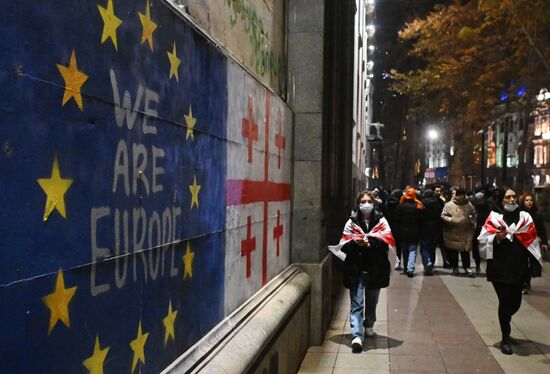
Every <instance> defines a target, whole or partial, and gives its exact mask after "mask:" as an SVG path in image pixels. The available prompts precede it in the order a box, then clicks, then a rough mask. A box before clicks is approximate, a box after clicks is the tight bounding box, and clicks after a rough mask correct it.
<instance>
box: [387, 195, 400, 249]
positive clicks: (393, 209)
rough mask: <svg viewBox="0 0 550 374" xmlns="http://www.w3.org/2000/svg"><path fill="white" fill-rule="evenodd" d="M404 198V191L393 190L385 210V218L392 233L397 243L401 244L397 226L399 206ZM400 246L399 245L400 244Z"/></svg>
mask: <svg viewBox="0 0 550 374" xmlns="http://www.w3.org/2000/svg"><path fill="white" fill-rule="evenodd" d="M401 196H403V191H401V190H393V191H392V193H391V196H390V197H389V198H388V200H386V207H385V209H384V217H386V219H387V220H388V223H389V225H390V227H391V232H392V234H393V238H394V239H395V242H396V243H399V225H398V224H397V207H398V206H399V199H401ZM398 245H399V244H398Z"/></svg>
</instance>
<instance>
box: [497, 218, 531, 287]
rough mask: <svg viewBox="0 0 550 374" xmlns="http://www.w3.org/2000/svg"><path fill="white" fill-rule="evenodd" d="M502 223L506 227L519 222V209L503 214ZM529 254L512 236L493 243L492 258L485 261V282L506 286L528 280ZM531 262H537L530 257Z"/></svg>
mask: <svg viewBox="0 0 550 374" xmlns="http://www.w3.org/2000/svg"><path fill="white" fill-rule="evenodd" d="M503 219H504V222H506V224H507V225H508V226H510V225H511V224H512V223H514V222H515V223H518V222H519V209H516V210H515V211H514V212H504V214H503ZM530 257H532V255H531V253H530V252H529V251H528V250H527V249H526V248H525V247H524V246H523V245H522V244H521V243H520V242H519V240H518V239H517V238H516V237H515V236H514V240H513V241H512V242H510V241H509V240H508V239H503V240H497V239H496V238H495V241H494V242H493V258H492V259H489V260H487V280H488V281H489V282H498V283H506V284H515V285H520V284H523V282H525V280H527V279H529V278H530V274H529V258H530ZM532 260H533V261H535V262H536V261H537V260H536V259H535V258H534V257H532Z"/></svg>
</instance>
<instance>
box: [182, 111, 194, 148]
mask: <svg viewBox="0 0 550 374" xmlns="http://www.w3.org/2000/svg"><path fill="white" fill-rule="evenodd" d="M183 117H184V118H185V124H186V125H187V136H186V137H185V139H186V140H187V138H189V137H191V139H193V140H195V136H194V135H193V129H194V128H195V124H196V123H197V119H196V118H194V117H193V109H192V108H191V105H189V113H187V114H184V115H183Z"/></svg>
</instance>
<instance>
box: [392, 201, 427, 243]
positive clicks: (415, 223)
mask: <svg viewBox="0 0 550 374" xmlns="http://www.w3.org/2000/svg"><path fill="white" fill-rule="evenodd" d="M396 217H397V220H396V227H398V229H397V231H398V232H399V241H400V242H401V243H402V244H404V245H409V244H418V240H419V239H420V228H421V227H422V218H423V213H422V208H418V207H417V206H416V203H415V202H414V201H412V200H405V201H404V202H402V203H400V204H399V206H398V207H397V211H396Z"/></svg>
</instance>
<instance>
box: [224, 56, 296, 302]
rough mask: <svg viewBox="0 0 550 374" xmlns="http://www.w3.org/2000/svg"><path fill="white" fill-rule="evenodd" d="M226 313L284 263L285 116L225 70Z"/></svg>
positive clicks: (265, 95)
mask: <svg viewBox="0 0 550 374" xmlns="http://www.w3.org/2000/svg"><path fill="white" fill-rule="evenodd" d="M227 77H228V86H229V95H228V107H229V108H232V111H231V113H230V114H229V116H228V119H227V120H228V130H227V139H228V142H227V181H226V188H227V208H226V253H225V292H226V298H225V311H226V313H228V312H231V311H232V310H234V309H235V308H236V307H237V306H238V305H240V304H241V303H242V302H243V301H244V300H246V299H248V298H249V297H250V296H252V294H254V293H255V292H256V291H257V290H258V289H259V288H261V287H262V286H263V285H265V284H266V282H267V281H269V280H270V279H271V278H273V276H275V275H276V274H278V273H279V272H280V271H281V270H282V269H284V268H285V267H286V266H288V263H289V250H288V243H289V224H290V147H289V146H288V145H287V139H290V136H291V131H290V130H291V122H290V118H291V114H290V110H289V109H288V108H287V107H286V106H285V105H284V103H283V102H282V101H281V100H280V99H279V98H275V97H274V96H273V95H272V94H271V93H270V92H269V91H268V90H267V89H265V88H263V87H262V86H260V85H259V84H258V83H257V82H256V81H255V80H253V79H251V78H250V77H248V76H247V75H246V74H244V73H243V71H242V70H241V69H238V68H237V67H235V66H230V67H229V69H228V74H227Z"/></svg>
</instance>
